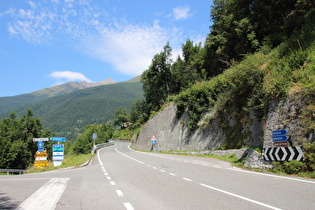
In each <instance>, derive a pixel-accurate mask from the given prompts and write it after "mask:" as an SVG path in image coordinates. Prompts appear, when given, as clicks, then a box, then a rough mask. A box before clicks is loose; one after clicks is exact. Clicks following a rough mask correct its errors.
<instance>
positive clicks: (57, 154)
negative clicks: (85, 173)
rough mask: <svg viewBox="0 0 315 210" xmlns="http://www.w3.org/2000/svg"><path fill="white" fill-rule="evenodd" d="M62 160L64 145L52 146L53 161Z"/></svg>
mask: <svg viewBox="0 0 315 210" xmlns="http://www.w3.org/2000/svg"><path fill="white" fill-rule="evenodd" d="M63 159H64V145H63V144H54V145H53V161H56V160H63Z"/></svg>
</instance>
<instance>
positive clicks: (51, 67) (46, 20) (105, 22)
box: [0, 0, 212, 97]
mask: <svg viewBox="0 0 315 210" xmlns="http://www.w3.org/2000/svg"><path fill="white" fill-rule="evenodd" d="M211 4H212V1H209V0H198V1H192V0H159V1H148V0H17V1H12V0H0V28H1V30H0V73H1V76H0V97H3V96H14V95H20V94H24V93H30V92H33V91H36V90H40V89H43V88H47V87H52V86H54V85H58V84H62V83H64V82H69V81H75V82H78V81H82V80H85V81H87V82H99V81H102V80H104V79H108V78H112V79H113V80H115V81H116V82H120V81H126V80H129V79H131V78H133V77H135V76H138V75H140V74H141V73H142V72H143V71H144V70H146V69H147V68H148V66H149V65H150V63H151V60H152V58H153V56H154V55H155V54H157V53H159V52H161V50H162V48H163V46H164V45H165V44H166V43H167V42H170V45H171V47H172V49H173V57H174V59H175V58H176V57H177V56H178V54H180V52H181V45H182V44H183V43H184V42H185V41H186V40H187V39H191V40H193V41H194V42H195V43H197V42H204V40H205V38H206V36H207V34H208V33H209V27H210V24H211V23H210V6H211Z"/></svg>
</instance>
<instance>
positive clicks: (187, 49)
mask: <svg viewBox="0 0 315 210" xmlns="http://www.w3.org/2000/svg"><path fill="white" fill-rule="evenodd" d="M201 49H202V48H201V43H199V44H198V45H194V43H193V41H191V40H190V39H188V40H187V41H186V43H185V44H183V45H182V53H183V59H181V57H179V56H178V58H177V60H176V62H174V64H173V65H172V72H171V73H172V77H173V83H172V86H171V87H172V92H173V93H175V94H177V93H179V92H180V91H181V90H182V89H185V88H188V87H190V86H192V85H193V84H194V83H195V82H196V81H200V80H201V79H202V78H203V75H202V70H201V66H202V61H201V60H200V58H202V57H201V56H200V54H201V53H202V50H201Z"/></svg>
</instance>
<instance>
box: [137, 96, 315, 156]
mask: <svg viewBox="0 0 315 210" xmlns="http://www.w3.org/2000/svg"><path fill="white" fill-rule="evenodd" d="M314 101H315V100H314V99H311V98H309V97H308V98H303V97H301V96H298V95H294V96H289V97H288V98H286V99H283V100H275V101H272V102H270V105H269V112H268V116H267V118H266V119H265V120H259V119H257V118H256V117H255V115H254V114H253V113H252V112H248V116H245V117H243V118H242V119H243V120H238V119H239V118H236V117H235V116H233V115H231V116H228V119H226V120H225V122H228V125H222V120H220V119H219V118H215V119H213V120H212V121H211V122H209V123H208V124H207V125H206V126H203V127H202V128H198V129H196V130H195V131H193V132H191V131H189V130H188V129H187V128H186V127H185V125H184V122H185V121H186V120H187V115H185V114H184V115H183V116H182V117H181V118H180V119H177V117H176V105H175V104H171V105H169V106H168V107H167V108H165V109H164V110H163V111H161V112H159V113H158V114H157V115H156V116H155V117H154V118H152V119H151V120H150V121H148V122H147V123H146V125H145V126H144V127H143V128H142V130H141V132H140V134H139V136H138V138H137V139H136V140H135V141H134V142H133V146H134V147H135V148H136V149H140V150H147V151H149V150H152V143H151V138H152V135H155V137H156V142H157V143H156V147H157V148H156V149H158V150H166V151H167V150H197V151H204V150H214V149H217V148H220V147H221V146H222V145H224V144H226V142H227V141H231V136H232V141H233V138H239V139H237V140H236V141H240V142H241V145H242V146H244V145H250V146H272V143H273V142H272V138H271V132H272V130H278V129H287V130H288V132H289V137H290V138H289V140H290V142H291V145H300V144H301V143H302V142H305V141H307V142H311V141H314V132H313V131H312V130H307V129H305V123H304V122H305V120H303V119H304V118H306V117H308V116H307V114H305V113H306V111H305V110H306V107H307V106H309V104H310V103H312V102H314ZM314 115H315V114H314ZM244 119H247V120H244ZM240 126H241V129H233V128H234V127H238V128H239V127H240ZM227 128H228V129H227Z"/></svg>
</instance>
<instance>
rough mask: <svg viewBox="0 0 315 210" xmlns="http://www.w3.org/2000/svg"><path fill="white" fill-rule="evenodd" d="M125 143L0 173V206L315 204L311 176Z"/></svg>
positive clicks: (302, 206)
mask: <svg viewBox="0 0 315 210" xmlns="http://www.w3.org/2000/svg"><path fill="white" fill-rule="evenodd" d="M128 146H129V143H126V142H116V144H115V145H114V146H111V147H107V148H103V149H100V150H99V151H98V153H97V156H96V157H95V158H94V160H93V162H92V163H91V164H90V165H89V166H86V167H83V168H78V169H71V170H63V171H52V172H46V173H40V174H26V175H18V176H0V209H32V210H33V209H123V210H126V209H127V210H131V209H150V210H152V209H159V210H160V209H193V210H195V209H315V196H314V195H315V180H311V179H303V178H296V177H289V176H278V175H273V174H268V173H256V172H252V171H247V170H242V169H239V168H235V167H232V166H231V165H230V164H229V163H227V162H224V161H220V160H217V159H212V158H200V157H191V156H179V155H167V154H159V153H144V152H138V151H133V150H131V149H130V148H129V147H128Z"/></svg>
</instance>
